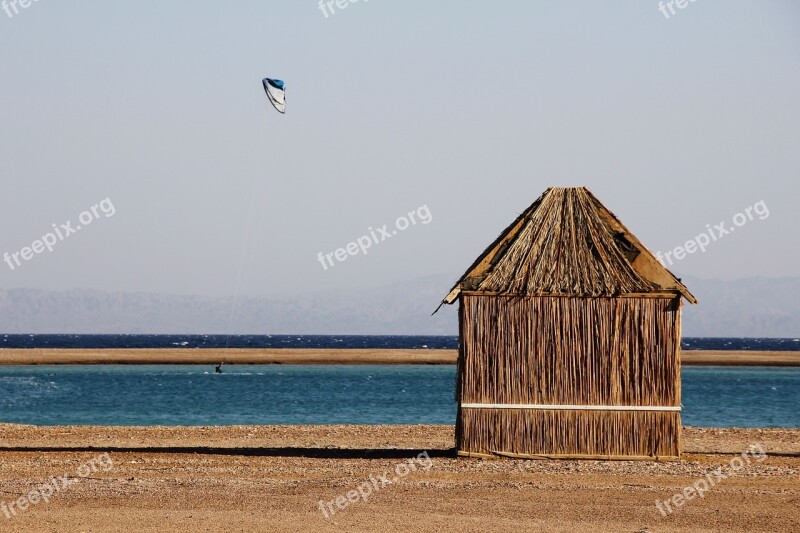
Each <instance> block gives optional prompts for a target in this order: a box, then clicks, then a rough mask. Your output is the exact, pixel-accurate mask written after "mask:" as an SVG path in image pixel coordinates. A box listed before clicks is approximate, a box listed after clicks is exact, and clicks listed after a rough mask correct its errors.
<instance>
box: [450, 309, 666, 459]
mask: <svg viewBox="0 0 800 533" xmlns="http://www.w3.org/2000/svg"><path fill="white" fill-rule="evenodd" d="M459 311H460V312H459V322H460V330H461V331H460V333H461V343H460V348H459V362H458V382H457V390H456V395H457V399H458V400H459V406H460V407H459V413H458V421H457V431H456V440H457V442H456V446H457V448H458V449H459V450H460V451H462V452H473V453H492V452H508V453H516V454H523V455H525V454H529V455H631V456H648V457H654V456H678V455H679V454H680V413H678V412H664V411H658V412H657V411H602V410H601V411H584V410H539V409H492V408H462V407H461V405H462V404H474V403H477V404H535V405H590V406H657V407H668V406H679V405H680V360H679V357H680V351H679V350H680V300H679V298H678V297H675V298H652V297H640V298H633V297H595V298H577V297H576V298H572V297H536V296H525V297H512V296H496V295H492V296H489V295H478V294H462V295H461V309H460V310H459Z"/></svg>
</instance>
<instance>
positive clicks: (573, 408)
mask: <svg viewBox="0 0 800 533" xmlns="http://www.w3.org/2000/svg"><path fill="white" fill-rule="evenodd" d="M461 407H462V408H464V409H540V410H555V411H678V412H679V411H680V410H681V408H680V407H674V406H661V405H545V404H536V403H519V404H515V403H462V404H461Z"/></svg>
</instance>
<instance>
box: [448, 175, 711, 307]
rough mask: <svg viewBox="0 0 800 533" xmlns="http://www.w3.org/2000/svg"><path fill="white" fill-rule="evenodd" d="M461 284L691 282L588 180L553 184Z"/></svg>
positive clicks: (611, 289) (574, 291)
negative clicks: (597, 193)
mask: <svg viewBox="0 0 800 533" xmlns="http://www.w3.org/2000/svg"><path fill="white" fill-rule="evenodd" d="M461 291H476V292H482V293H489V294H509V295H528V296H532V295H539V296H542V295H554V296H562V295H563V296H620V295H640V294H641V295H644V294H648V295H650V294H652V295H658V294H659V293H663V295H664V296H669V295H670V293H671V294H673V295H678V294H680V295H682V296H683V297H684V298H686V299H687V300H688V301H689V302H691V303H697V300H696V298H695V297H694V296H693V295H692V294H691V293H690V292H689V290H688V289H687V288H686V287H685V286H684V285H683V284H682V283H681V282H680V280H679V279H678V278H676V277H675V276H674V275H673V274H672V273H671V272H670V271H669V270H667V269H666V268H665V267H664V266H663V265H662V264H661V263H660V262H659V261H658V260H657V259H656V258H655V257H654V256H653V254H652V253H651V252H650V251H649V250H648V249H647V248H646V247H645V246H644V245H643V244H642V243H641V242H640V241H639V240H638V239H637V238H636V237H635V236H633V234H631V233H630V232H629V231H628V229H627V228H626V227H625V226H624V225H623V224H622V223H621V222H620V221H619V220H618V219H617V217H615V216H614V214H613V213H611V211H609V210H608V209H607V208H606V207H605V206H604V205H603V204H602V203H601V202H600V200H598V199H597V198H596V197H595V196H594V195H593V194H592V193H591V192H590V191H589V189H587V188H586V187H569V188H564V187H552V188H549V189H547V190H546V191H545V192H544V193H543V194H542V195H541V196H540V197H539V199H538V200H536V201H535V202H534V203H533V204H532V205H531V206H530V207H529V208H528V209H526V210H525V211H524V212H523V213H522V214H521V215H520V216H519V217H518V218H517V219H516V220H515V221H514V222H513V223H512V224H511V225H510V226H508V227H507V228H506V229H505V230H504V231H503V232H502V233H501V234H500V236H499V237H498V238H497V239H495V241H494V242H493V243H492V244H491V245H489V247H488V248H487V249H486V250H485V251H484V252H483V253H482V254H481V255H480V256H479V257H478V258H477V259H476V260H475V262H474V263H473V264H472V266H470V268H469V269H468V270H467V271H466V272H465V273H464V275H463V276H462V277H461V279H459V280H458V282H457V283H456V284H455V286H454V287H453V289H452V290H451V291H450V293H449V294H448V295H447V296H446V297H445V299H444V300H443V303H448V304H450V303H453V302H454V301H455V300H456V299H458V296H459V294H460V293H461Z"/></svg>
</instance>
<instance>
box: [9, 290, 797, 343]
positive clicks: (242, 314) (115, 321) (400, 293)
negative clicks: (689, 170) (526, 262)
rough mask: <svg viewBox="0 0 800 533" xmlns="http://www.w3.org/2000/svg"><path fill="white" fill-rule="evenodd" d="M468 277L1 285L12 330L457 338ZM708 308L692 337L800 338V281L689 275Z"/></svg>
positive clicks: (688, 321) (698, 312) (701, 308)
mask: <svg viewBox="0 0 800 533" xmlns="http://www.w3.org/2000/svg"><path fill="white" fill-rule="evenodd" d="M457 278H458V276H457V275H453V276H429V277H425V278H420V279H416V280H412V281H409V282H405V283H395V284H392V285H387V286H384V287H378V288H374V289H368V290H354V291H330V292H323V293H319V294H305V295H298V296H294V297H288V296H280V297H264V298H245V297H240V298H239V300H238V302H237V307H236V309H235V310H234V312H233V318H232V319H231V314H232V308H233V304H234V301H233V298H230V297H228V298H214V297H200V296H176V295H165V294H148V293H120V292H103V291H96V290H70V291H63V292H56V291H44V290H36V289H11V290H0V332H2V333H154V334H156V333H223V334H224V333H228V332H229V331H228V324H229V322H230V324H231V325H230V333H234V334H235V333H250V334H258V333H264V334H320V335H325V334H330V335H346V334H351V335H369V334H375V335H457V334H458V325H457V313H456V308H457V306H447V305H446V306H443V307H442V309H441V310H440V311H439V312H438V313H437V314H436V315H434V316H431V312H432V311H433V310H434V309H436V307H437V306H438V305H439V302H440V301H441V299H442V297H443V296H444V295H445V294H446V293H447V292H448V290H449V289H450V287H451V285H452V284H453V283H454V281H455V280H456V279H457ZM683 281H684V283H686V285H687V286H688V287H689V288H690V290H691V291H692V292H693V293H694V294H695V296H697V298H698V299H699V300H700V304H699V305H696V306H693V305H686V306H684V315H683V335H684V336H686V337H797V336H800V278H779V279H772V278H748V279H741V280H737V281H719V280H708V279H698V278H691V277H684V278H683Z"/></svg>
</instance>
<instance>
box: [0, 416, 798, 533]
mask: <svg viewBox="0 0 800 533" xmlns="http://www.w3.org/2000/svg"><path fill="white" fill-rule="evenodd" d="M0 436H2V440H1V441H0V443H1V445H0V480H1V481H0V504H2V503H5V504H8V503H9V502H11V501H13V500H15V499H17V498H19V497H20V496H21V495H23V494H27V493H29V492H30V491H31V490H33V489H34V488H36V487H37V486H41V484H43V483H46V482H48V480H50V479H51V478H54V477H55V478H61V476H64V475H67V476H70V478H71V479H72V480H73V481H75V480H77V482H74V483H72V484H71V485H69V486H67V487H66V488H64V489H63V491H56V492H55V493H54V495H53V496H51V497H50V498H49V502H44V501H39V502H38V503H36V504H34V505H30V506H29V507H28V508H27V509H26V510H25V511H19V510H18V509H17V508H16V507H15V508H14V509H15V511H16V513H17V514H16V516H14V515H12V516H11V518H7V517H6V516H4V515H3V514H2V513H0V530H2V531H8V532H31V531H47V532H53V531H58V532H62V531H70V532H72V531H87V532H88V531H93V532H98V531H103V532H105V531H128V530H130V531H211V532H216V531H220V532H222V531H224V532H231V531H243V532H252V531H265V532H267V531H515V532H516V531H630V532H644V531H649V532H659V531H686V532H689V531H692V532H695V531H797V530H798V529H799V528H800V506H798V502H800V473H799V472H800V430H784V429H747V430H744V429H713V428H704V429H699V428H686V429H685V431H684V446H685V450H686V452H685V454H684V457H683V460H682V461H681V462H672V463H652V462H631V461H617V462H605V461H541V460H540V461H524V460H511V459H496V460H480V459H463V458H461V459H457V458H455V457H454V454H453V452H452V449H451V448H452V442H453V429H452V427H449V426H233V427H192V428H187V427H180V428H177V427H163V428H123V427H34V426H19V425H2V426H0ZM754 444H758V445H759V446H761V447H763V450H764V451H765V452H766V455H767V456H766V458H763V459H762V460H761V461H760V462H759V461H755V460H753V461H752V462H751V463H750V464H746V465H744V466H743V467H742V468H741V469H739V470H736V471H734V470H733V469H732V467H731V464H732V463H731V461H732V460H733V459H734V458H735V457H737V456H738V457H741V455H740V454H741V452H742V451H743V450H745V449H747V448H748V447H749V446H751V445H754ZM104 452H108V453H109V455H108V456H107V457H108V458H109V462H108V463H104V464H106V465H107V466H108V469H105V468H98V469H96V471H95V472H92V473H91V474H90V475H88V476H87V477H86V478H81V477H80V474H79V472H80V468H81V466H82V465H85V464H90V463H91V461H92V460H95V461H97V458H98V457H99V455H100V454H102V453H104ZM423 453H424V454H426V456H427V457H429V459H425V460H424V461H423V460H422V459H419V460H418V462H417V463H416V464H417V468H416V469H413V470H408V469H407V467H406V466H407V465H408V464H409V459H412V458H418V457H421V454H423ZM401 464H403V465H406V466H403V467H400V468H399V467H398V465H401ZM424 466H427V468H423V467H424ZM719 467H722V468H723V470H722V471H721V472H722V473H723V474H726V477H725V478H724V479H721V480H718V481H716V484H715V485H714V486H713V487H711V488H710V489H709V490H708V491H707V492H706V493H705V494H704V495H703V497H702V498H700V497H695V498H694V499H691V500H688V501H685V502H684V503H683V504H682V506H681V507H680V508H677V507H676V508H674V509H673V512H672V513H668V512H666V511H665V514H666V516H664V515H662V513H661V512H660V511H659V510H658V508H657V507H656V505H655V502H656V500H660V501H664V500H667V499H671V498H673V495H675V494H678V493H680V492H681V491H683V490H684V487H687V486H690V485H693V484H696V483H697V481H698V480H701V479H707V478H706V474H707V473H709V472H711V471H713V470H715V469H717V468H719ZM406 470H408V471H406ZM386 472H388V473H389V475H388V476H387V477H386V478H384V479H387V480H389V482H390V483H389V484H384V483H383V481H376V483H377V484H376V485H375V484H373V485H371V484H372V482H371V481H370V479H371V478H372V479H375V480H379V479H381V476H382V475H384V473H386ZM396 473H399V474H403V475H402V476H400V475H397V474H396ZM364 483H366V485H364ZM359 486H361V487H362V491H364V492H366V490H365V487H367V486H377V487H378V489H371V491H372V492H371V494H369V496H368V498H367V500H366V501H364V500H363V499H360V497H359V499H357V500H354V501H351V502H347V503H346V504H345V505H344V508H341V509H340V508H338V507H337V506H336V503H335V502H336V498H337V497H343V498H344V501H346V496H347V494H348V492H350V491H353V490H356V489H357V487H359ZM354 494H355V493H352V494H351V497H352V496H353V495H354ZM320 501H323V502H333V503H332V506H333V509H335V512H334V513H333V514H330V513H329V516H328V517H327V518H326V516H325V515H324V514H323V512H322V511H321V510H320ZM339 501H340V502H341V501H343V500H342V499H340V500H339ZM324 506H325V504H324V503H323V507H324Z"/></svg>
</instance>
